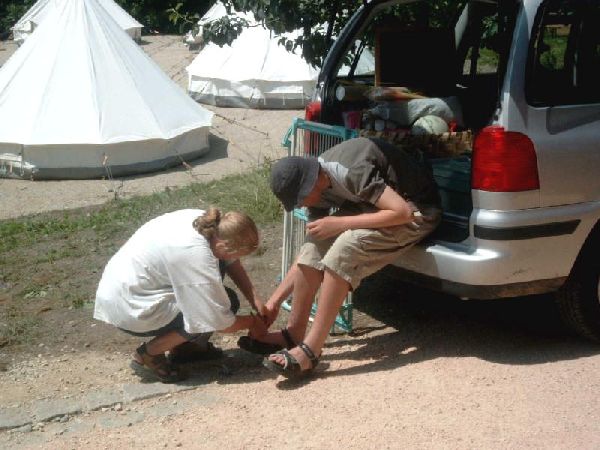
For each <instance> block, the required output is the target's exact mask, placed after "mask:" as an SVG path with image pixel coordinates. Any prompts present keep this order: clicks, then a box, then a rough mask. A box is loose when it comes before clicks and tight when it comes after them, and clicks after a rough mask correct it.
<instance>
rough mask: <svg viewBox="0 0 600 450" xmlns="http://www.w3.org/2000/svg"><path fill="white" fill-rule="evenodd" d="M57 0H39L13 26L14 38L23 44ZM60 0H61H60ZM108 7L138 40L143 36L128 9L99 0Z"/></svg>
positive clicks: (123, 26)
mask: <svg viewBox="0 0 600 450" xmlns="http://www.w3.org/2000/svg"><path fill="white" fill-rule="evenodd" d="M56 1H57V0H38V1H37V2H36V3H35V4H34V5H33V6H32V7H31V8H29V10H28V11H27V12H26V13H25V14H24V15H23V17H21V18H20V19H19V21H18V22H17V23H16V24H15V25H14V26H13V27H12V32H13V39H14V40H15V41H16V42H17V43H19V44H21V43H23V41H25V39H27V37H28V36H29V35H30V34H31V33H33V30H35V29H36V28H37V27H38V26H39V24H40V23H41V21H42V20H43V19H44V18H45V17H46V16H47V15H48V12H49V11H50V10H51V9H52V8H53V7H54V6H55V3H56ZM59 1H60V0H59ZM98 1H99V2H100V4H101V5H102V6H103V7H104V9H106V12H107V13H108V14H110V15H111V16H112V18H113V19H114V20H115V21H116V22H117V23H118V24H119V26H120V27H121V28H123V30H125V31H126V32H127V34H128V35H129V36H131V37H132V38H133V39H135V40H136V41H139V40H140V39H141V37H142V28H143V27H144V26H143V25H142V24H141V23H139V22H138V21H137V20H135V19H134V18H133V17H131V16H130V15H129V14H128V13H127V11H125V10H124V9H123V8H121V7H120V6H119V5H118V4H117V3H115V2H114V0H98Z"/></svg>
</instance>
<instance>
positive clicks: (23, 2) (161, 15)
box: [0, 0, 214, 39]
mask: <svg viewBox="0 0 600 450" xmlns="http://www.w3.org/2000/svg"><path fill="white" fill-rule="evenodd" d="M36 1H37V0H0V37H1V38H3V39H5V38H7V37H8V35H9V33H10V29H11V27H12V26H13V25H14V24H15V23H16V22H17V21H18V20H19V19H20V18H21V17H22V16H23V14H25V13H26V12H27V10H28V9H29V8H30V7H31V6H33V4H34V3H35V2H36ZM115 2H116V3H118V4H119V5H121V6H122V7H123V9H125V11H127V12H128V13H129V14H131V15H132V16H133V17H134V18H135V19H137V20H138V21H139V22H140V23H142V24H143V25H144V32H145V33H148V32H160V33H174V34H179V33H181V31H182V30H181V26H180V25H179V24H174V23H173V22H172V21H171V20H169V14H168V13H167V10H168V9H170V8H173V7H175V6H176V5H177V4H180V5H181V6H180V8H182V9H184V10H186V11H194V12H196V13H199V14H200V15H201V14H204V12H205V11H206V10H207V9H208V8H209V7H210V5H211V4H212V3H214V1H212V0H115Z"/></svg>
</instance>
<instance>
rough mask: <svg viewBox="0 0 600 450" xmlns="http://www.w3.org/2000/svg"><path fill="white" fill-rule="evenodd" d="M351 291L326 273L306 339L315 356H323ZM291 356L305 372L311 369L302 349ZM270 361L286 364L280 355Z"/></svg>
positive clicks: (339, 279)
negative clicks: (331, 331)
mask: <svg viewBox="0 0 600 450" xmlns="http://www.w3.org/2000/svg"><path fill="white" fill-rule="evenodd" d="M349 290H350V285H349V284H348V282H347V281H346V280H344V279H343V278H342V277H340V276H339V275H337V274H336V273H334V272H332V271H330V270H326V271H325V274H324V276H323V284H322V285H321V292H320V294H319V301H318V304H319V306H318V308H317V314H316V315H315V320H314V322H313V325H312V327H311V328H310V331H309V332H308V334H307V335H306V338H305V339H304V343H305V344H306V345H308V346H309V347H310V349H311V350H312V351H313V353H314V354H315V355H317V356H319V355H320V354H321V350H322V348H323V345H324V344H325V340H326V339H327V335H328V334H329V330H330V329H331V327H332V326H333V323H334V322H335V318H336V316H337V314H338V311H339V310H340V307H341V306H342V303H343V302H344V299H345V298H346V296H347V295H348V291H349ZM290 354H291V355H292V356H293V357H294V358H295V359H296V361H298V363H300V367H301V368H302V369H303V370H304V369H308V368H310V361H309V359H308V358H307V356H306V355H305V354H304V352H303V351H302V350H301V349H300V348H298V347H295V348H294V349H292V350H290ZM269 359H270V360H271V361H274V362H276V363H277V364H281V365H284V363H285V360H284V358H283V357H282V356H280V355H271V356H269Z"/></svg>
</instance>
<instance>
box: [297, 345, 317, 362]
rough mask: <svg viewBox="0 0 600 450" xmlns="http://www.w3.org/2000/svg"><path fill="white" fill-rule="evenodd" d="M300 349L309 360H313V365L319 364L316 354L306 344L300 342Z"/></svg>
mask: <svg viewBox="0 0 600 450" xmlns="http://www.w3.org/2000/svg"><path fill="white" fill-rule="evenodd" d="M298 347H300V350H302V351H303V352H304V354H305V355H306V356H307V358H308V359H310V360H311V362H312V363H313V365H314V364H315V363H317V362H319V358H317V357H316V356H315V353H314V352H313V351H312V350H311V349H310V347H309V346H308V345H306V344H305V343H304V342H300V343H299V344H298Z"/></svg>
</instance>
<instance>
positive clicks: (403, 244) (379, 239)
mask: <svg viewBox="0 0 600 450" xmlns="http://www.w3.org/2000/svg"><path fill="white" fill-rule="evenodd" d="M421 212H422V214H423V217H422V218H419V221H418V223H417V222H413V223H409V224H405V225H399V226H396V227H388V228H378V229H356V230H347V231H344V232H343V233H342V234H340V235H339V236H337V237H333V238H330V239H325V240H314V239H311V237H310V236H307V241H306V242H305V243H304V245H302V247H301V248H300V251H299V253H298V258H297V260H296V262H297V263H298V264H303V265H306V266H309V267H313V268H315V269H317V270H320V271H323V270H325V268H327V269H329V270H331V271H333V272H334V273H336V274H337V275H339V276H340V277H342V278H343V279H344V280H346V281H347V282H348V283H349V284H350V286H351V288H352V289H356V288H357V287H358V286H359V284H360V282H361V281H362V279H363V278H366V277H367V276H369V275H371V274H373V273H375V272H377V271H378V270H379V269H381V268H383V267H384V266H386V265H388V264H391V263H393V262H394V261H395V260H396V259H398V257H399V256H400V255H401V254H402V253H403V252H405V251H406V250H407V249H409V248H410V247H412V246H413V245H414V244H416V243H417V242H419V241H420V240H422V239H423V238H424V237H425V236H427V235H428V234H429V233H431V232H432V231H433V230H434V229H435V227H436V226H437V225H438V223H439V222H440V219H441V212H440V210H439V209H437V208H423V209H421Z"/></svg>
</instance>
